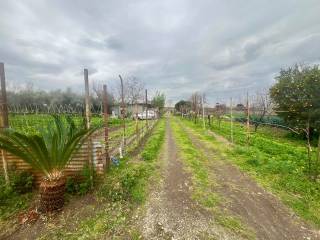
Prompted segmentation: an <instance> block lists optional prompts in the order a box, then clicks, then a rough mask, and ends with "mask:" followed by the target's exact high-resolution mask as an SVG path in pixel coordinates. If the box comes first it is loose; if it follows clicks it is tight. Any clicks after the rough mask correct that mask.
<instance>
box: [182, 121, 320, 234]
mask: <svg viewBox="0 0 320 240" xmlns="http://www.w3.org/2000/svg"><path fill="white" fill-rule="evenodd" d="M182 122H183V124H185V125H186V126H189V127H191V128H193V129H194V130H196V131H197V132H198V133H200V134H201V135H202V136H203V137H206V134H205V132H204V131H203V128H202V124H201V123H198V124H194V123H192V122H190V121H188V120H185V119H184V120H182ZM207 127H208V128H209V129H210V130H212V131H213V132H215V133H217V134H219V135H221V136H223V137H225V138H226V139H230V123H227V122H222V123H221V127H220V128H219V126H218V124H212V125H211V126H207ZM273 130H274V129H271V128H270V130H269V131H268V130H267V128H266V127H263V128H261V129H260V130H258V132H256V133H251V137H250V144H249V146H247V142H246V134H245V127H244V126H243V125H241V124H235V125H234V142H235V145H234V146H233V147H230V146H226V145H225V144H223V143H220V144H219V143H217V141H215V140H214V139H212V137H211V138H208V140H209V141H215V142H216V143H217V144H215V146H216V148H217V149H219V151H220V153H221V154H224V155H225V156H227V158H228V159H230V160H231V161H233V162H234V163H236V164H237V165H238V166H239V167H240V168H241V169H242V170H244V171H246V172H248V173H250V175H251V176H253V177H255V178H256V179H257V181H258V182H260V184H261V185H263V186H265V187H266V188H267V189H269V190H270V191H272V192H273V193H275V194H276V195H278V196H279V197H280V198H281V199H282V201H283V202H284V203H285V204H286V205H288V206H289V207H291V208H292V209H293V210H294V211H295V212H296V213H298V215H300V216H301V217H302V218H304V219H305V220H307V221H309V222H310V223H313V224H315V225H316V226H317V227H318V228H319V227H320V185H319V182H317V181H313V180H310V178H309V177H308V175H307V173H306V149H305V146H304V143H303V141H301V140H299V139H298V140H296V141H293V140H292V139H288V138H287V137H286V134H281V135H279V134H276V135H273ZM281 131H283V130H281Z"/></svg>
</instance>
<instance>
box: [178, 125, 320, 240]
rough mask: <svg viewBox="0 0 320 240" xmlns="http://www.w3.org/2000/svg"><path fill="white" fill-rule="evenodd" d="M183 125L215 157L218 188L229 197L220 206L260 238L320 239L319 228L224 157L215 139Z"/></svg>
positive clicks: (204, 150) (194, 141) (208, 154)
mask: <svg viewBox="0 0 320 240" xmlns="http://www.w3.org/2000/svg"><path fill="white" fill-rule="evenodd" d="M183 128H184V129H185V131H186V133H187V134H188V135H189V138H190V140H191V141H192V142H193V144H194V146H196V147H197V148H198V149H200V150H201V151H202V152H203V153H204V155H205V156H207V157H208V158H209V159H212V160H213V161H214V164H212V166H211V168H212V170H213V171H214V174H215V176H216V178H217V179H216V181H217V182H218V184H219V187H218V188H217V192H218V193H219V194H220V195H222V196H223V197H224V198H225V200H226V202H225V203H224V204H223V206H221V207H224V208H226V209H227V211H228V212H230V213H231V214H233V215H236V216H239V217H240V219H242V221H243V222H244V223H245V224H246V225H248V226H249V227H250V228H252V229H253V230H255V232H256V236H257V238H258V239H270V240H281V239H290V240H301V239H307V240H313V239H320V234H319V231H316V230H313V229H312V228H311V227H310V226H309V225H308V224H306V223H305V222H303V221H302V220H301V219H300V218H298V217H297V216H296V215H295V214H294V213H293V212H292V211H291V210H290V209H289V208H287V207H286V206H285V205H284V204H283V203H282V202H281V201H280V200H279V199H278V198H277V197H275V196H274V195H272V194H271V193H268V192H267V191H266V190H265V189H263V188H262V187H260V186H258V184H257V183H256V182H255V181H254V180H253V179H251V178H250V177H248V176H247V175H246V174H244V173H243V172H241V171H240V170H239V169H238V168H237V167H236V166H234V165H233V164H231V162H230V161H228V160H227V159H224V157H223V156H221V154H219V150H217V149H215V148H214V146H212V143H208V142H205V141H204V140H201V139H200V138H199V136H197V134H195V132H194V130H192V129H190V128H188V127H185V126H183ZM223 144H225V143H223Z"/></svg>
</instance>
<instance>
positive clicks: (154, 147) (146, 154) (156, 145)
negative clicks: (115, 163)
mask: <svg viewBox="0 0 320 240" xmlns="http://www.w3.org/2000/svg"><path fill="white" fill-rule="evenodd" d="M164 134H165V132H164V129H163V128H162V131H155V132H154V133H153V134H152V137H151V138H150V139H149V140H148V142H147V144H146V146H145V147H144V149H143V151H142V152H141V156H142V158H143V160H145V161H151V160H154V159H156V157H157V156H158V154H159V151H160V148H161V146H162V143H163V141H164Z"/></svg>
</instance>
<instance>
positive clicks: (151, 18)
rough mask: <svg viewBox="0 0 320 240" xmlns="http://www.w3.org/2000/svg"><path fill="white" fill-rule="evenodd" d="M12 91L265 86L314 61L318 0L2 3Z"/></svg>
mask: <svg viewBox="0 0 320 240" xmlns="http://www.w3.org/2000/svg"><path fill="white" fill-rule="evenodd" d="M0 61H2V62H4V63H5V68H6V75H7V82H8V85H9V86H12V85H20V84H24V83H26V82H33V85H34V86H35V87H38V88H41V89H46V90H49V89H57V88H62V89H63V88H66V87H72V88H73V89H74V90H75V91H80V90H81V91H82V89H83V76H82V73H83V68H88V69H89V72H90V80H95V81H103V82H106V83H107V84H108V85H110V86H111V85H114V84H115V82H117V81H119V80H118V78H117V76H118V74H122V75H123V76H124V77H128V76H136V77H137V78H139V79H141V80H142V81H144V82H145V84H146V86H147V88H148V89H150V90H151V91H155V90H156V89H158V90H161V91H163V92H164V93H165V94H166V95H167V99H168V100H171V101H172V103H174V102H175V101H177V100H179V99H181V98H188V96H189V95H190V94H191V93H192V92H194V91H200V92H204V93H205V94H206V95H207V97H208V99H209V102H210V103H215V102H216V101H223V100H226V99H229V98H230V97H231V96H233V97H239V96H244V94H245V92H246V91H249V92H250V93H253V92H255V91H257V90H260V89H263V88H266V87H268V86H270V85H271V84H272V83H273V81H274V76H275V75H276V74H277V72H279V70H280V68H282V67H287V66H290V65H292V64H294V63H296V62H299V63H302V62H304V63H308V64H311V63H319V62H320V1H319V0H272V1H271V0H220V1H214V0H201V1H200V0H199V1H195V0H190V1H179V0H178V1H177V0H159V1H150V0H145V1H138V0H132V1H130V0H128V1H121V0H115V1H110V0H109V1H101V0H100V1H98V0H96V1H95V0H90V1H88V0H86V1H84V0H83V1H82V0H81V1H76V0H72V1H66V0H50V1H49V0H47V1H45V0H38V1H35V0H20V1H15V0H0Z"/></svg>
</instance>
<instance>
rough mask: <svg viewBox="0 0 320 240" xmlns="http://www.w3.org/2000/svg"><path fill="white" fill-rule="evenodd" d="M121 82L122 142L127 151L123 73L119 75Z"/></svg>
mask: <svg viewBox="0 0 320 240" xmlns="http://www.w3.org/2000/svg"><path fill="white" fill-rule="evenodd" d="M119 78H120V84H121V117H122V129H123V133H122V143H123V149H122V150H123V152H125V148H126V119H125V114H126V112H125V104H124V91H123V80H122V77H121V75H119Z"/></svg>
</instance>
